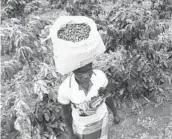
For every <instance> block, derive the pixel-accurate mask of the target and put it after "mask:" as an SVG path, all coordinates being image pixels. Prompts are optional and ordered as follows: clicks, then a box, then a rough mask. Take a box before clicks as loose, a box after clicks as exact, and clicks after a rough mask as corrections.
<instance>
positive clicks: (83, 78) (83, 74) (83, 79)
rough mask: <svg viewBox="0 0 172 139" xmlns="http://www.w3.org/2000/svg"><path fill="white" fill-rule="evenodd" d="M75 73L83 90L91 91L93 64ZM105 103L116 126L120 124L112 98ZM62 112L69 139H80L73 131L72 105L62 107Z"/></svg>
mask: <svg viewBox="0 0 172 139" xmlns="http://www.w3.org/2000/svg"><path fill="white" fill-rule="evenodd" d="M73 73H74V75H75V80H76V82H77V83H78V84H79V85H80V86H81V87H82V88H84V89H85V90H86V92H87V91H88V89H89V82H90V79H91V76H92V74H93V70H92V63H90V64H88V65H86V66H84V67H82V68H80V69H77V70H75V71H74V72H73ZM86 95H87V94H86ZM105 103H106V105H107V106H108V107H109V109H110V110H111V111H112V113H113V116H114V121H113V122H114V124H118V123H119V121H120V117H119V116H118V114H117V111H116V107H115V105H114V103H113V99H112V96H110V97H108V98H107V99H106V101H105ZM62 111H63V117H64V121H65V124H66V126H67V130H68V133H69V139H78V137H77V136H76V135H75V134H74V132H73V129H72V122H73V119H72V114H71V112H72V109H71V105H70V104H68V105H62Z"/></svg>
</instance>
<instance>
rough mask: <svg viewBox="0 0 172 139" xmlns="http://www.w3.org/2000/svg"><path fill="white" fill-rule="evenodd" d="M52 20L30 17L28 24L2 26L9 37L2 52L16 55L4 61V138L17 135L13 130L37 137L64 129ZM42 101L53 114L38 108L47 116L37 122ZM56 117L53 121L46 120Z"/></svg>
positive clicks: (58, 132) (19, 134) (28, 136)
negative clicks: (59, 101)
mask: <svg viewBox="0 0 172 139" xmlns="http://www.w3.org/2000/svg"><path fill="white" fill-rule="evenodd" d="M12 24H13V23H12ZM50 24H51V22H50V21H46V20H44V19H38V18H36V17H34V18H32V19H31V20H30V19H29V21H28V23H27V26H22V25H20V24H13V27H11V26H10V24H9V27H8V28H6V27H3V28H2V34H1V35H2V36H4V37H6V38H7V39H8V40H6V41H4V40H3V41H4V42H3V47H2V48H3V49H1V53H2V54H3V56H4V57H5V56H7V55H11V56H12V55H14V56H13V57H12V58H13V60H9V61H8V62H4V63H2V75H1V77H2V82H1V85H2V86H3V88H2V104H3V107H2V112H3V113H4V115H5V116H4V117H3V118H2V121H3V122H4V125H2V128H4V130H3V138H11V137H14V134H15V137H14V138H19V136H20V138H28V139H31V138H35V139H38V138H39V137H40V138H42V137H44V138H46V137H45V136H47V135H48V137H49V136H52V137H53V138H56V136H59V135H60V134H61V131H64V124H63V123H62V118H61V117H60V110H59V111H57V108H59V104H58V102H57V100H56V98H57V90H58V86H59V84H60V83H61V82H62V80H63V78H62V77H61V76H60V75H58V74H57V73H56V72H55V68H54V61H53V53H52V52H53V50H52V43H51V42H50V40H49V37H48V34H49V26H50ZM8 41H9V43H8V44H7V43H6V42H8ZM8 45H12V46H13V49H11V47H9V46H8ZM7 50H8V51H7ZM45 95H48V103H47V101H44V96H45ZM9 96H11V97H9ZM13 100H14V101H13ZM42 102H43V103H44V105H45V106H46V109H47V108H49V112H50V113H51V115H46V114H44V110H45V109H39V112H41V113H43V115H44V119H43V121H42V122H38V120H40V119H39V118H38V117H37V116H38V115H39V114H38V113H37V110H38V109H36V107H37V105H39V104H41V103H42ZM50 105H51V106H52V107H50ZM51 111H53V113H52V112H51ZM10 112H13V115H10ZM13 117H15V118H13ZM53 117H54V120H53V121H51V120H49V122H48V121H47V119H50V118H51V119H52V118H53ZM7 119H13V120H10V121H7ZM44 120H45V121H44ZM54 122H55V123H54ZM53 124H54V125H53ZM52 126H53V127H52ZM40 127H41V128H40ZM42 127H44V128H43V129H42ZM7 129H9V130H7ZM5 130H6V131H5ZM52 131H53V132H52ZM48 137H47V138H48Z"/></svg>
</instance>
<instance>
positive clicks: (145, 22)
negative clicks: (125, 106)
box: [105, 3, 172, 103]
mask: <svg viewBox="0 0 172 139" xmlns="http://www.w3.org/2000/svg"><path fill="white" fill-rule="evenodd" d="M150 5H151V3H149V6H148V7H143V5H140V4H138V3H132V4H124V3H119V5H118V4H117V5H116V6H115V7H114V10H112V11H111V13H110V14H109V16H108V21H109V26H108V28H107V36H106V41H105V44H106V46H107V48H108V49H107V51H109V50H112V51H116V50H117V49H118V48H119V47H120V45H122V46H123V49H124V50H125V55H122V61H123V62H122V63H121V65H118V64H117V65H115V64H113V66H111V68H109V70H108V71H106V72H107V74H108V73H109V71H110V74H111V80H112V81H113V82H115V84H116V90H118V92H119V94H120V93H121V90H122V96H123V97H124V96H125V97H129V98H133V97H134V98H136V97H138V96H142V97H144V98H145V97H147V98H149V99H150V98H152V99H153V96H156V97H155V98H156V101H157V102H159V103H161V102H162V99H163V98H169V95H168V94H169V93H171V91H170V89H171V80H172V78H171V73H172V69H171V51H172V47H171V46H172V43H171V40H170V38H171V37H170V36H171V35H169V37H167V35H165V34H171V33H168V32H169V31H168V30H171V28H169V25H168V24H167V23H165V22H160V21H159V22H157V20H156V19H155V18H154V17H153V15H152V10H151V9H150ZM165 36H166V37H165ZM161 37H162V38H163V39H162V38H161ZM162 40H163V41H162ZM112 63H114V62H112ZM110 65H111V64H110ZM159 94H161V97H160V98H161V99H159V97H157V96H158V95H159ZM162 96H163V97H162Z"/></svg>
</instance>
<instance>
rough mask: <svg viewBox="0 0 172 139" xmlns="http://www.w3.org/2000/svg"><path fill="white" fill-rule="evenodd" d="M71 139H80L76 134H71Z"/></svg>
mask: <svg viewBox="0 0 172 139" xmlns="http://www.w3.org/2000/svg"><path fill="white" fill-rule="evenodd" d="M69 139H79V138H78V137H77V136H76V135H75V134H70V135H69Z"/></svg>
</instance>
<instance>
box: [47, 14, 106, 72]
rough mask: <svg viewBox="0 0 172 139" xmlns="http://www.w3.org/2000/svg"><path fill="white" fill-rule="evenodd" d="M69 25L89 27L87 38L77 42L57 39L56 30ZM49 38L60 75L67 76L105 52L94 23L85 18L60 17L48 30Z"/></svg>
mask: <svg viewBox="0 0 172 139" xmlns="http://www.w3.org/2000/svg"><path fill="white" fill-rule="evenodd" d="M70 23H71V24H75V23H76V24H82V23H86V24H88V25H89V26H90V34H89V37H88V38H87V39H86V40H81V41H79V42H72V41H66V40H62V39H60V38H58V36H57V33H58V30H59V29H61V28H62V27H64V26H66V24H70ZM50 37H51V39H52V42H53V51H54V60H55V65H56V70H57V72H59V73H61V74H67V73H69V72H71V71H73V70H75V69H77V68H80V67H82V66H85V65H86V64H88V63H90V62H92V61H93V60H94V59H95V57H96V56H98V55H100V54H102V53H103V52H104V51H105V45H104V43H103V41H102V39H101V36H100V34H99V32H98V31H97V26H96V24H95V22H94V21H93V20H92V19H90V18H88V17H85V16H60V17H59V18H58V19H57V20H56V21H55V23H54V25H53V26H52V27H51V29H50Z"/></svg>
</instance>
